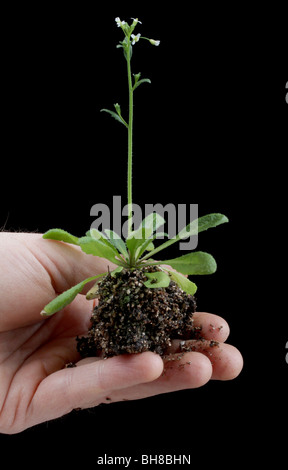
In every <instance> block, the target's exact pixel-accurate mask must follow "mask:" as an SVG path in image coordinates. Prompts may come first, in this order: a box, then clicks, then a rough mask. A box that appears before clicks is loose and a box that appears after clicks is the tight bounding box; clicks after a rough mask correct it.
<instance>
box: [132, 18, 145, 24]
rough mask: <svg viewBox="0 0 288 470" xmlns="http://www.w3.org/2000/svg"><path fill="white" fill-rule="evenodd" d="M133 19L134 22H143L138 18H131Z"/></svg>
mask: <svg viewBox="0 0 288 470" xmlns="http://www.w3.org/2000/svg"><path fill="white" fill-rule="evenodd" d="M131 20H133V21H134V23H136V24H137V23H140V24H142V21H139V20H138V18H131Z"/></svg>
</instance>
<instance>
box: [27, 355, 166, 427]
mask: <svg viewBox="0 0 288 470" xmlns="http://www.w3.org/2000/svg"><path fill="white" fill-rule="evenodd" d="M162 371H163V361H162V359H161V358H160V357H159V356H157V355H156V354H154V353H151V352H145V353H143V354H137V355H122V356H117V357H112V358H110V359H107V360H100V361H97V360H94V361H93V362H91V363H86V364H84V365H82V366H81V367H74V368H68V369H64V370H61V371H58V372H55V373H54V374H51V375H50V376H48V377H47V378H46V379H44V380H43V381H42V382H41V383H40V385H39V387H38V388H37V391H36V393H35V395H34V397H33V399H32V401H31V404H30V406H29V410H28V411H27V414H28V415H29V416H28V419H29V422H30V424H29V425H30V426H33V425H35V424H37V423H40V422H43V421H46V420H50V419H55V418H57V417H60V416H63V415H64V414H66V413H69V412H70V411H71V410H73V409H74V408H90V407H93V406H96V405H98V404H99V403H101V402H102V401H103V400H104V397H106V396H109V395H111V393H112V392H113V391H115V390H120V389H122V388H127V387H133V386H135V385H137V384H139V383H145V382H151V381H154V380H156V379H157V378H158V377H159V376H160V375H161V373H162Z"/></svg>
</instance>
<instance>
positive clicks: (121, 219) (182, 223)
mask: <svg viewBox="0 0 288 470" xmlns="http://www.w3.org/2000/svg"><path fill="white" fill-rule="evenodd" d="M111 212H112V216H111ZM153 212H156V213H157V214H159V215H160V216H162V217H163V218H164V219H165V220H166V223H165V226H164V224H163V225H162V226H161V227H158V228H157V231H156V233H158V234H159V236H158V238H160V239H161V238H162V239H163V238H165V235H166V236H168V237H169V238H170V239H172V238H175V237H176V235H177V233H179V232H180V231H181V230H185V227H187V225H188V224H189V223H190V222H193V228H194V226H195V230H193V232H195V234H193V235H192V236H189V234H187V237H185V235H184V236H181V240H183V239H185V241H181V243H179V249H180V250H194V249H195V248H196V247H197V245H198V234H197V219H198V204H190V205H189V206H187V204H177V205H175V204H172V203H168V204H166V205H165V206H163V204H160V203H157V204H145V206H144V211H143V210H142V208H141V207H140V206H139V205H138V204H134V203H133V226H134V230H135V229H137V228H138V227H139V226H140V224H141V221H142V220H143V219H144V218H145V217H147V216H148V215H149V214H152V213H153ZM90 215H91V216H92V217H96V218H95V220H94V221H93V222H92V224H91V227H90V228H91V229H97V230H100V231H101V230H105V229H109V230H113V231H114V232H115V233H116V234H117V235H119V238H121V237H124V238H127V235H128V220H127V218H128V204H126V205H125V206H123V208H122V203H121V196H113V204H112V211H111V210H110V208H109V206H108V205H107V204H102V203H98V204H94V205H93V206H92V207H91V210H90ZM165 215H166V217H165ZM125 218H126V220H125Z"/></svg>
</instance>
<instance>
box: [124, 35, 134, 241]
mask: <svg viewBox="0 0 288 470" xmlns="http://www.w3.org/2000/svg"><path fill="white" fill-rule="evenodd" d="M130 47H132V46H131V44H129V46H128V48H127V49H128V50H127V55H126V57H127V72H128V88H129V122H128V174H127V189H128V237H129V235H130V233H131V232H132V216H133V210H132V146H133V139H132V133H133V87H132V76H131V65H130Z"/></svg>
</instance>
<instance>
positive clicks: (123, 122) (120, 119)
mask: <svg viewBox="0 0 288 470" xmlns="http://www.w3.org/2000/svg"><path fill="white" fill-rule="evenodd" d="M102 111H105V113H108V114H111V116H112V117H113V118H114V119H116V121H119V122H121V123H122V124H124V126H126V127H127V128H128V124H127V122H126V121H125V119H123V118H122V116H119V114H117V113H115V112H114V111H110V109H105V108H103V109H100V112H102Z"/></svg>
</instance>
